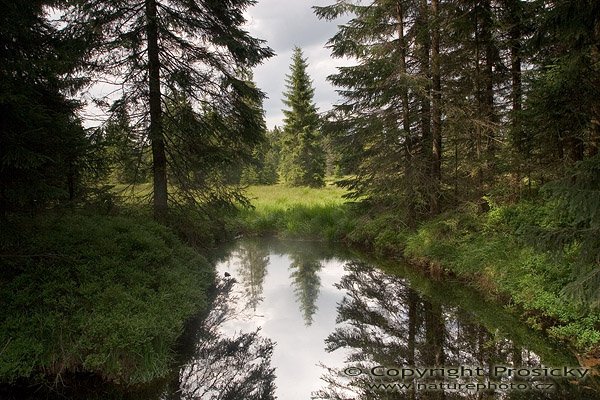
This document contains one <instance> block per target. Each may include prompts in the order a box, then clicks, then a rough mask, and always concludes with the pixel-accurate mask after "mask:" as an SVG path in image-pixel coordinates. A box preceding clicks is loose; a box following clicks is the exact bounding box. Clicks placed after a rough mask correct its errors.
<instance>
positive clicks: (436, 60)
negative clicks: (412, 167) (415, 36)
mask: <svg viewBox="0 0 600 400" xmlns="http://www.w3.org/2000/svg"><path fill="white" fill-rule="evenodd" d="M431 14H432V18H433V21H432V22H433V23H432V30H431V78H432V84H433V87H432V102H431V117H432V129H431V135H432V141H433V148H432V157H433V160H432V167H431V175H432V178H433V182H434V187H433V193H432V196H431V213H432V214H433V215H435V214H437V213H438V212H439V197H440V186H441V185H440V182H441V180H442V111H441V102H442V84H441V72H440V30H439V9H438V0H431Z"/></svg>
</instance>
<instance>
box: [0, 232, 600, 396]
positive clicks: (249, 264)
mask: <svg viewBox="0 0 600 400" xmlns="http://www.w3.org/2000/svg"><path fill="white" fill-rule="evenodd" d="M232 257H234V258H235V257H237V260H238V261H240V262H239V263H238V264H235V263H234V265H237V269H236V270H235V271H234V270H231V269H230V267H231V265H229V264H228V266H227V268H228V269H227V271H228V273H231V275H233V277H232V278H234V279H231V278H226V277H224V276H223V275H222V271H220V272H221V276H220V277H219V280H218V282H217V283H216V288H215V291H214V293H213V296H214V298H213V309H212V311H211V312H210V313H209V314H208V315H197V316H195V317H194V318H192V319H191V320H190V321H189V322H188V324H187V326H186V329H185V333H184V335H182V337H181V338H180V341H179V344H178V349H177V359H176V363H175V366H174V368H173V371H172V375H171V376H170V377H167V378H165V379H161V380H157V381H155V382H152V383H151V384H147V385H141V386H136V387H124V386H119V385H114V384H107V383H105V382H103V381H102V380H101V379H100V378H98V377H97V376H94V375H90V374H76V375H69V376H64V377H63V379H62V381H61V382H59V383H58V384H57V385H56V386H53V385H52V384H50V385H39V384H38V385H31V384H30V383H28V382H26V381H21V382H17V384H15V385H10V386H9V385H2V386H0V399H15V400H16V399H48V400H54V399H98V400H100V399H123V400H138V399H139V400H141V399H152V400H184V399H185V400H188V399H189V400H191V399H205V398H206V399H212V398H214V399H271V398H275V396H277V390H278V389H281V388H277V383H276V382H277V379H278V376H277V373H278V369H277V368H275V367H274V366H273V363H274V361H273V360H274V352H277V351H279V352H281V351H286V349H283V350H282V349H280V348H278V344H277V343H275V342H274V341H273V340H272V339H271V338H269V337H268V336H267V335H266V334H264V333H265V331H266V329H262V330H261V329H256V330H248V331H245V332H238V333H236V334H233V335H232V334H231V332H225V333H224V332H223V329H222V327H223V326H224V325H227V324H228V323H230V322H231V320H232V319H235V318H236V317H232V314H235V312H236V310H235V308H236V307H237V306H238V305H239V303H240V302H242V300H245V301H248V302H252V301H253V298H252V295H256V293H258V297H260V296H262V294H263V289H265V288H264V286H265V282H266V283H268V278H269V277H270V276H272V275H273V274H274V270H269V268H271V269H273V268H275V266H274V265H272V264H273V263H275V262H277V260H279V262H281V260H282V259H284V260H287V261H285V262H284V264H286V263H287V264H289V265H287V264H286V265H283V267H281V268H287V269H286V274H288V275H289V277H290V280H291V286H290V288H291V289H293V290H294V291H295V292H297V293H300V295H299V296H298V295H297V296H296V304H293V305H292V306H293V307H294V308H295V309H298V308H299V310H298V315H296V318H297V319H299V320H300V319H301V320H303V321H304V325H305V326H306V329H307V331H306V332H307V333H306V335H308V334H309V333H310V331H311V323H312V320H313V319H314V320H315V321H316V322H315V323H317V322H318V318H317V317H318V316H319V313H323V312H325V311H326V310H323V309H321V310H319V309H318V307H316V308H315V304H316V302H317V301H318V299H319V298H320V297H321V298H322V297H323V296H324V295H325V294H327V293H326V292H327V290H328V289H327V288H326V287H324V286H323V284H322V279H319V278H323V275H322V274H323V273H324V272H326V271H325V270H326V267H325V266H326V265H328V262H334V263H335V262H337V261H339V262H340V263H343V264H344V265H343V268H344V275H343V276H341V277H340V281H339V283H338V284H337V286H336V290H339V291H341V293H343V294H342V295H341V296H342V297H340V298H341V301H340V302H339V304H338V306H337V307H336V309H335V310H334V311H335V315H331V318H334V319H335V320H336V321H337V322H336V325H335V329H334V330H332V331H331V332H330V333H329V335H328V336H327V337H326V338H325V344H324V346H325V345H326V347H327V351H328V352H339V351H343V352H345V353H344V354H345V357H346V358H348V359H349V360H351V362H348V363H344V364H343V365H323V366H322V371H323V374H322V379H324V380H323V384H322V385H321V386H322V387H321V388H319V389H318V390H316V391H313V395H314V397H313V398H317V399H320V398H332V399H346V398H357V399H371V398H372V399H405V398H406V399H424V400H428V399H455V398H456V399H459V398H460V399H548V400H553V399H557V400H558V399H590V400H595V399H600V384H599V382H598V380H597V379H595V380H594V379H587V380H577V379H553V380H551V383H552V384H553V388H552V389H551V390H548V391H545V390H528V391H521V390H517V391H509V392H506V393H504V392H503V393H499V392H495V393H493V392H480V393H478V394H476V395H465V394H464V393H453V392H452V391H416V390H412V391H411V390H409V391H403V392H402V393H398V392H397V391H396V392H393V391H392V392H390V391H381V390H375V391H370V390H368V389H365V387H366V386H365V385H366V384H367V383H368V381H369V379H370V378H369V379H366V378H365V376H359V377H351V378H349V377H348V376H343V374H340V371H341V370H343V368H344V367H348V366H358V367H361V368H364V369H365V370H368V369H369V367H372V366H373V365H385V366H389V367H390V369H394V368H395V369H398V368H400V367H402V366H423V367H424V366H434V365H446V366H448V367H450V366H458V365H476V364H477V365H482V366H485V367H486V368H491V366H492V365H505V364H506V365H512V364H519V365H523V366H527V367H531V368H533V367H536V366H540V365H541V364H543V365H546V366H548V365H550V366H569V367H577V366H578V363H577V360H576V358H575V357H574V355H573V354H571V353H570V352H569V350H568V349H566V348H564V347H563V346H561V345H560V344H558V343H555V342H553V341H551V340H550V339H548V338H547V337H546V336H544V335H542V334H540V333H539V332H535V331H532V330H531V329H529V328H527V327H526V326H525V325H524V324H522V323H521V322H520V321H519V319H518V317H517V316H515V315H512V314H511V313H510V312H508V311H507V310H506V309H505V307H503V306H501V305H499V304H494V303H490V302H487V301H485V300H484V299H483V297H482V296H481V295H479V294H478V293H477V292H476V291H474V290H472V289H470V288H468V287H465V286H464V285H463V284H459V283H457V282H451V281H447V280H444V281H442V280H435V279H432V278H430V277H427V276H426V275H425V274H423V273H421V272H420V271H419V270H417V269H415V268H413V267H411V266H409V265H405V264H402V263H400V262H390V261H380V260H373V259H369V257H367V256H365V255H361V254H358V253H356V252H353V251H350V250H348V249H346V248H343V247H337V246H336V247H331V246H329V245H325V244H323V243H315V242H305V241H280V240H269V239H264V238H263V239H249V240H248V239H246V240H242V241H238V242H234V243H229V244H227V245H225V246H223V247H222V248H221V249H219V251H218V252H217V253H215V254H214V257H213V258H214V260H215V263H216V264H219V265H222V263H223V262H225V261H226V260H230V259H231V258H232ZM282 257H283V258H282ZM332 260H333V261H332ZM336 260H337V261H336ZM374 265H375V266H376V268H373V266H374ZM240 271H241V272H244V274H240ZM289 271H291V272H289ZM269 274H271V275H269ZM320 274H321V275H320ZM238 275H239V276H238ZM246 276H251V278H250V279H255V280H256V282H258V283H256V282H254V283H253V282H250V283H248V281H246V280H244V279H245V278H244V277H246ZM257 277H258V278H257ZM294 285H295V286H294ZM253 286H255V287H253ZM239 287H242V288H245V289H248V288H250V293H251V296H250V298H248V299H246V298H245V297H243V296H242V297H236V296H239V295H240V293H241V292H236V290H237V289H236V288H239ZM298 288H300V289H298ZM267 289H268V288H267ZM258 297H257V298H258ZM232 299H233V301H232ZM254 301H255V302H256V304H255V305H254V307H255V311H256V307H259V308H260V306H261V304H264V303H268V299H266V301H265V300H264V299H263V300H260V301H257V300H256V299H254ZM278 301H279V300H278V299H276V301H275V303H277V302H278ZM329 312H331V313H333V311H332V310H329ZM292 313H293V312H290V313H289V314H292ZM311 313H312V314H311ZM307 315H308V316H307ZM309 320H310V322H308V321H309ZM292 350H294V349H289V351H292ZM323 350H325V349H323ZM215 376H217V377H215ZM388 381H390V382H392V381H393V380H390V379H388ZM508 381H509V380H507V381H506V382H508ZM513 381H514V382H517V383H518V382H519V380H513ZM382 382H384V383H385V382H387V381H386V380H385V379H382ZM348 387H352V388H353V390H354V392H353V393H346V392H345V390H346V389H347V388H348ZM350 396H352V397H350ZM279 398H281V399H287V397H286V396H285V395H279ZM305 398H310V397H305Z"/></svg>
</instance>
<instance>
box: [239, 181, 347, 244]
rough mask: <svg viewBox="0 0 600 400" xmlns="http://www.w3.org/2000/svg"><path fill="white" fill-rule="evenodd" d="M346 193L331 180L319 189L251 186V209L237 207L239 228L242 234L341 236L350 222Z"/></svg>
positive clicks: (327, 237)
mask: <svg viewBox="0 0 600 400" xmlns="http://www.w3.org/2000/svg"><path fill="white" fill-rule="evenodd" d="M345 193H346V191H345V190H343V189H340V188H338V187H337V186H335V185H334V184H333V183H331V182H329V183H328V184H327V185H326V186H325V187H323V188H320V189H315V188H306V187H289V186H285V185H281V184H279V185H270V186H250V187H249V188H248V189H247V192H246V195H247V196H248V198H249V199H250V201H251V203H252V205H253V206H254V209H250V210H241V211H240V214H241V215H240V217H241V218H240V219H241V227H240V228H239V229H240V230H241V231H242V232H243V233H245V234H262V235H264V234H278V235H280V236H285V237H303V238H313V239H314V238H318V239H325V240H330V241H335V240H340V239H341V238H342V237H343V236H344V234H345V232H347V231H348V230H349V229H351V228H350V225H351V223H352V221H351V219H350V218H349V212H348V207H347V206H346V205H345V199H344V198H343V197H342V196H343V195H344V194H345Z"/></svg>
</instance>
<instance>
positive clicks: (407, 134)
mask: <svg viewBox="0 0 600 400" xmlns="http://www.w3.org/2000/svg"><path fill="white" fill-rule="evenodd" d="M396 11H397V13H398V41H399V42H400V74H401V76H402V78H403V79H406V76H407V73H408V71H407V68H406V57H407V43H406V38H405V37H404V8H403V6H402V1H399V2H398V4H397V10H396ZM401 97H402V130H403V132H404V158H405V167H404V176H405V179H406V188H407V198H408V199H409V200H408V202H407V214H408V223H409V225H410V226H413V225H414V224H415V222H416V215H415V207H414V203H413V199H414V191H413V188H414V184H415V182H414V181H413V180H414V179H413V177H414V171H413V169H414V158H413V157H414V148H413V147H414V141H413V138H412V133H411V129H410V103H409V101H408V87H406V86H405V87H403V88H402V94H401Z"/></svg>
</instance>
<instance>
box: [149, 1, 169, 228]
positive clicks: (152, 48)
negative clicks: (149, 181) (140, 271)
mask: <svg viewBox="0 0 600 400" xmlns="http://www.w3.org/2000/svg"><path fill="white" fill-rule="evenodd" d="M157 20H158V13H157V8H156V0H146V35H147V40H148V88H149V99H148V100H149V106H150V142H151V145H152V172H153V183H154V218H155V219H156V220H158V221H164V220H165V218H166V215H167V211H168V206H167V157H166V153H165V139H164V136H163V126H162V105H161V93H160V59H159V48H158V21H157Z"/></svg>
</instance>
